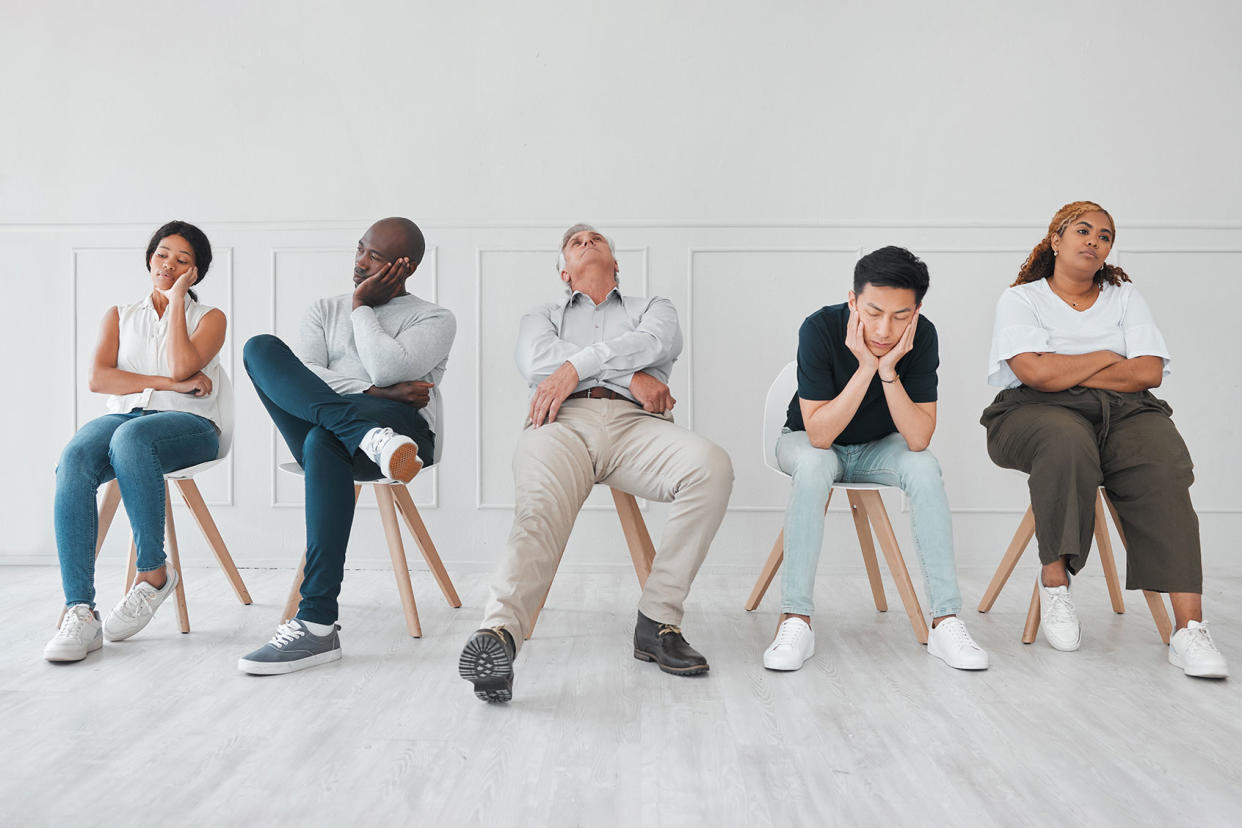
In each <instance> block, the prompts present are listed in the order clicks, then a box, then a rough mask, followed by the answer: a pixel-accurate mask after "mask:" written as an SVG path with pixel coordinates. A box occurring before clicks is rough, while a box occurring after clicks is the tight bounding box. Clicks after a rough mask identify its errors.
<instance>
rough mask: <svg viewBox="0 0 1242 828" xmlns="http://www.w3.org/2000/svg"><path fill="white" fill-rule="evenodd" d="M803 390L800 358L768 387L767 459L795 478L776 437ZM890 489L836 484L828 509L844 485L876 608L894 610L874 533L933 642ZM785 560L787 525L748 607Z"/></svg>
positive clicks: (921, 630) (917, 630)
mask: <svg viewBox="0 0 1242 828" xmlns="http://www.w3.org/2000/svg"><path fill="white" fill-rule="evenodd" d="M797 391H798V363H797V362H791V363H789V364H788V365H786V366H785V367H784V368H782V369H781V372H780V373H779V374H777V376H776V380H775V381H774V382H773V383H772V386H771V387H770V388H769V389H768V396H767V398H766V400H765V401H764V405H763V462H764V464H765V465H766V466H767V467H768V468H770V469H772V470H773V471H775V472H777V473H778V474H780V475H782V476H784V477H789V476H790V475H788V474H786V473H785V472H784V471H782V470H781V468H780V466H779V465H778V464H777V462H776V441H777V440H778V439H779V438H780V435H781V428H782V427H783V426H784V425H785V415H786V409H787V408H788V406H789V401H790V399H792V398H793V395H794V394H796V393H797ZM885 488H889V487H887V486H884V485H882V484H879V483H836V484H834V485H833V487H832V489H830V490H829V492H828V502H825V503H824V512H825V514H827V512H828V503H829V502H831V501H832V493H833V492H835V491H837V490H838V489H839V490H842V491H844V492H845V494H846V497H848V498H849V501H850V512H851V513H852V515H853V517H854V530H855V532H857V534H858V545H859V547H860V548H861V550H862V557H863V564H864V565H865V566H866V568H867V578H868V580H870V582H871V597H872V598H873V599H874V600H875V608H876V609H877V610H879V611H880V612H887V611H888V601H887V599H886V598H885V597H884V583H883V581H881V580H880V566H879V563H878V562H877V561H876V557H875V545H874V544H873V543H872V540H871V532H872V530H874V531H875V536H876V538H877V539H878V540H879V542H880V549H882V550H883V551H884V558H885V560H886V561H887V562H888V571H889V573H890V574H891V575H892V576H893V581H894V582H895V583H896V585H897V592H898V594H899V595H901V601H902V604H904V605H905V609H906V614H907V615H908V616H910V626H911V627H913V628H914V636H915V638H917V639H918V640H919V643H921V644H926V643H927V620H926V619H925V618H924V617H923V610H922V608H921V607H920V606H919V599H918V596H917V595H915V593H914V584H913V583H911V581H910V573H909V572H908V571H907V570H906V562H905V560H904V559H903V558H902V556H901V548H900V547H899V546H898V545H897V536H896V534H895V533H894V532H893V524H892V523H891V522H890V521H889V519H888V511H887V510H886V509H885V508H884V499H883V498H882V497H881V496H880V491H881V490H883V489H885ZM784 559H785V530H784V529H782V530H781V533H780V534H779V535H778V536H777V538H776V543H775V544H773V546H772V553H771V554H770V555H769V556H768V560H767V563H765V564H764V565H763V570H762V571H761V572H760V573H759V580H758V581H756V582H755V588H754V589H752V590H751V592H750V597H749V598H747V599H746V611H747V612H750V611H753V610H754V609H755V608H757V607H758V606H759V602H760V601H762V600H763V596H764V593H766V592H767V590H768V586H769V585H770V584H771V583H772V579H773V578H774V577H775V576H776V570H778V569H779V568H780V566H781V562H782V561H784Z"/></svg>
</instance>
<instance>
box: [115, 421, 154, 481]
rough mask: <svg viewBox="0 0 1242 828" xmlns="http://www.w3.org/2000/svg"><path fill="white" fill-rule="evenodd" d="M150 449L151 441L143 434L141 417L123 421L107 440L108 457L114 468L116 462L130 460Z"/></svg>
mask: <svg viewBox="0 0 1242 828" xmlns="http://www.w3.org/2000/svg"><path fill="white" fill-rule="evenodd" d="M150 450H151V443H150V441H149V440H148V439H147V438H146V436H145V434H144V430H143V428H142V418H141V417H135V418H134V419H132V420H129V421H128V422H125V423H123V424H122V425H121V427H120V428H118V429H117V430H116V431H114V432H112V439H110V440H109V441H108V459H109V460H110V461H111V462H112V468H114V469H115V468H117V465H118V464H123V463H126V462H128V461H132V460H134V459H135V458H137V457H140V456H142V455H143V454H144V453H149V452H150Z"/></svg>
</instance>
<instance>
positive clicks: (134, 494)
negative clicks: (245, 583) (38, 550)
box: [53, 408, 220, 607]
mask: <svg viewBox="0 0 1242 828" xmlns="http://www.w3.org/2000/svg"><path fill="white" fill-rule="evenodd" d="M219 452H220V436H219V433H218V432H217V431H216V427H215V426H214V425H213V424H212V422H211V421H210V420H208V419H206V418H205V417H200V416H198V415H197V414H187V413H185V412H184V411H143V410H142V409H141V408H136V409H134V410H133V411H130V412H129V413H128V414H106V415H104V416H103V417H100V418H98V419H96V420H91V421H90V422H89V423H87V424H86V425H84V426H82V428H81V429H79V430H78V433H77V434H75V435H73V439H72V440H70V441H69V445H67V446H65V450H64V452H63V453H62V454H61V455H60V463H59V464H58V465H57V466H56V502H55V508H54V512H53V514H54V518H55V524H56V550H57V552H58V553H59V555H60V578H61V582H62V584H63V586H64V590H65V606H73V605H74V604H89V605H90V606H91V607H94V606H95V542H96V536H97V535H98V532H99V514H98V512H96V508H97V506H96V504H95V493H96V492H97V491H98V489H99V487H100V485H102V484H104V483H107V482H108V481H109V480H112V479H115V480H116V481H117V483H118V484H120V487H121V500H122V502H123V503H124V504H125V513H126V514H127V515H129V525H130V529H131V530H132V531H133V533H134V545H135V546H137V547H138V571H139V572H150V571H151V570H153V569H159V568H160V567H161V566H163V565H164V474H165V473H167V472H171V471H176V470H177V469H184V468H188V467H189V466H196V465H198V464H199V463H206V462H207V461H208V460H214V459H216V455H217V454H218V453H219Z"/></svg>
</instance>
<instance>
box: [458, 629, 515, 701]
mask: <svg viewBox="0 0 1242 828" xmlns="http://www.w3.org/2000/svg"><path fill="white" fill-rule="evenodd" d="M515 655H517V648H516V647H515V646H514V643H513V636H512V635H510V634H509V631H508V630H506V629H505V628H504V627H495V628H493V629H487V628H484V629H481V630H475V632H474V635H472V636H470V640H469V641H467V642H466V646H465V647H464V648H463V649H462V651H461V657H460V658H459V659H458V660H457V673H458V675H460V676H461V677H462V678H464V679H465V680H466V681H468V682H471V683H472V684H474V694H475V695H476V696H478V697H479V698H480V699H482V700H483V701H485V702H507V701H509V700H510V699H512V698H513V658H514V656H515Z"/></svg>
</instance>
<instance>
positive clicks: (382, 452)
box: [358, 428, 423, 483]
mask: <svg viewBox="0 0 1242 828" xmlns="http://www.w3.org/2000/svg"><path fill="white" fill-rule="evenodd" d="M358 450H359V451H361V452H362V453H363V454H365V455H366V456H367V457H370V458H371V460H372V461H373V462H374V463H375V465H377V466H379V467H380V471H382V472H383V473H384V476H385V477H387V478H391V479H392V480H400V481H401V482H402V483H409V482H410V481H411V480H413V479H414V475H416V474H418V471H419V469H421V468H422V467H423V461H422V459H421V458H419V456H418V446H417V445H416V444H415V443H414V441H413V440H411V439H410V438H409V437H406V436H405V435H404V434H398V433H396V432H395V431H393V430H392V429H391V428H373V429H371V430H370V431H368V432H367V433H366V436H365V437H363V438H362V442H361V443H360V444H359V445H358Z"/></svg>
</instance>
